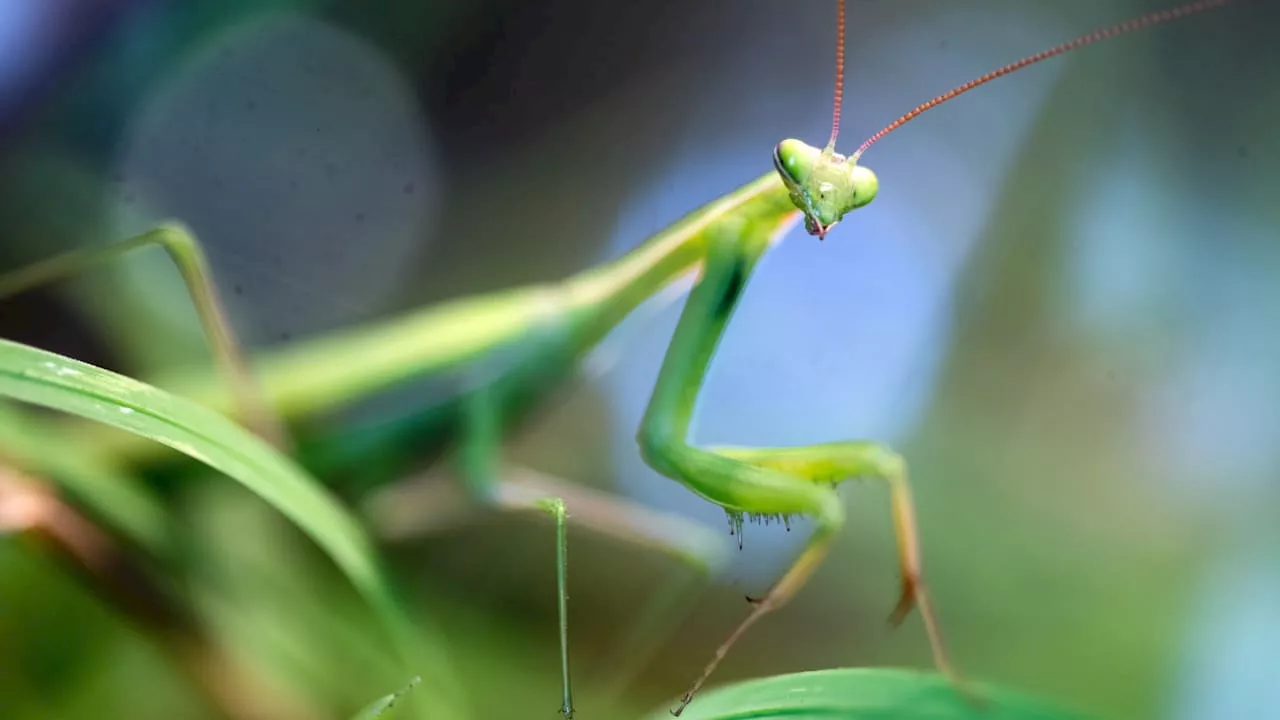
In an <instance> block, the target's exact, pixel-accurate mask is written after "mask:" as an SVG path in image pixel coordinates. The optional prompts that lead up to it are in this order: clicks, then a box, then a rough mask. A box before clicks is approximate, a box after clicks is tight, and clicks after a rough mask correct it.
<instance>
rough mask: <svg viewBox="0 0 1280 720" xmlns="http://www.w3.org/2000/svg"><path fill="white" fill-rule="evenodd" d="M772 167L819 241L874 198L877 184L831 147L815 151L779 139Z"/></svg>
mask: <svg viewBox="0 0 1280 720" xmlns="http://www.w3.org/2000/svg"><path fill="white" fill-rule="evenodd" d="M773 165H774V167H775V168H777V170H778V174H779V175H781V176H782V182H783V184H784V185H786V186H787V190H788V191H789V192H790V193H791V202H793V203H795V206H796V207H797V208H799V209H800V211H801V212H803V213H804V227H805V229H806V230H808V231H809V234H810V235H816V236H817V237H818V239H819V240H821V239H823V238H824V237H826V234H827V231H829V230H830V229H831V228H832V227H834V226H835V224H836V223H838V222H840V219H841V218H843V217H844V216H845V214H846V213H848V212H850V211H851V210H856V209H857V208H860V207H862V206H863V205H866V204H867V203H869V202H871V201H872V200H874V199H875V197H876V191H877V190H879V188H880V181H879V180H877V179H876V174H875V173H873V172H871V170H870V169H868V168H865V167H863V166H861V165H859V164H858V162H857V155H855V156H854V157H853V158H846V157H845V156H843V155H840V154H839V153H836V152H835V151H834V150H832V149H831V148H829V147H828V148H827V149H825V150H819V149H817V148H815V147H813V146H812V145H808V144H806V143H804V142H801V141H800V140H783V141H782V142H780V143H778V146H777V147H776V148H774V150H773Z"/></svg>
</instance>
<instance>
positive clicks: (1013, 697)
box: [650, 668, 1083, 720]
mask: <svg viewBox="0 0 1280 720" xmlns="http://www.w3.org/2000/svg"><path fill="white" fill-rule="evenodd" d="M976 689H977V690H978V691H979V693H981V695H982V696H983V697H984V698H985V700H986V702H985V703H984V705H982V706H978V705H975V704H973V703H971V702H970V701H969V700H967V699H966V698H965V697H964V696H963V695H961V694H960V693H958V692H957V691H956V690H955V689H954V688H953V687H952V686H951V685H950V684H949V683H948V682H947V680H946V679H945V678H943V677H942V676H940V675H937V674H934V673H921V672H914V671H910V670H896V669H863V668H843V669H836V670H817V671H813V672H802V673H795V674H791V675H776V676H774V677H768V678H761V679H758V680H748V681H745V682H740V683H734V684H732V685H725V686H722V687H719V688H715V689H713V690H708V691H706V692H704V693H703V694H701V695H699V696H698V697H696V698H695V699H694V701H693V703H692V704H690V705H689V707H688V708H687V709H686V710H685V711H684V714H683V715H681V716H680V717H681V720H766V719H768V718H787V720H833V719H834V718H840V719H841V720H871V719H875V720H889V719H890V718H892V719H894V720H924V719H925V718H928V720H962V719H968V718H972V719H973V720H1014V719H1015V718H1016V719H1017V720H1067V719H1068V718H1082V717H1083V716H1081V715H1078V714H1072V713H1069V712H1067V711H1064V710H1061V709H1058V708H1055V707H1053V706H1051V705H1050V704H1047V703H1045V702H1044V701H1041V700H1037V699H1035V698H1032V697H1029V696H1027V695H1023V694H1021V693H1017V692H1013V691H1010V690H1005V689H1001V688H994V687H988V686H978V687H977V688H976ZM671 707H675V703H674V702H673V703H672V704H671ZM664 718H665V719H666V720H670V718H671V715H670V712H669V709H668V708H661V709H659V710H657V711H655V712H654V713H653V714H652V715H650V720H660V719H664Z"/></svg>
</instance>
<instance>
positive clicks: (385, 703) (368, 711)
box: [351, 677, 422, 720]
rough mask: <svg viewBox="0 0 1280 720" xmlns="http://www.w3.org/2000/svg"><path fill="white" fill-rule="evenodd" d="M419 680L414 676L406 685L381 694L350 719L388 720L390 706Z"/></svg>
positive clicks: (419, 679)
mask: <svg viewBox="0 0 1280 720" xmlns="http://www.w3.org/2000/svg"><path fill="white" fill-rule="evenodd" d="M421 681H422V678H420V677H415V678H414V679H412V680H410V681H409V684H408V685H405V686H404V687H402V688H400V689H399V690H397V691H395V692H393V693H391V694H390V695H383V696H382V697H380V698H378V699H377V700H374V701H373V702H371V703H369V704H368V705H366V706H365V707H364V709H363V710H361V711H360V712H358V713H356V714H355V716H354V717H352V718H351V720H390V718H391V714H392V708H394V707H395V704H396V703H397V702H399V701H400V698H402V697H404V696H405V695H407V694H409V691H410V690H412V689H413V688H414V687H416V686H417V685H418V683H419V682H421Z"/></svg>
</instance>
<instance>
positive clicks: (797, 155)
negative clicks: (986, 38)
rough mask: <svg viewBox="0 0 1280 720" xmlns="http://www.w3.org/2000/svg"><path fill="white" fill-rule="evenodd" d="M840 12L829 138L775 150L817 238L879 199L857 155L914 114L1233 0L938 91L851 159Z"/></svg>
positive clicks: (1154, 16) (1205, 3) (1081, 42)
mask: <svg viewBox="0 0 1280 720" xmlns="http://www.w3.org/2000/svg"><path fill="white" fill-rule="evenodd" d="M838 2H839V11H838V15H837V21H836V32H837V40H836V91H835V103H834V109H833V112H832V120H831V139H830V140H829V141H827V146H826V147H825V148H823V149H822V150H818V149H817V148H815V147H813V146H812V145H808V144H806V143H805V142H803V141H801V140H794V139H787V140H783V141H782V142H780V143H778V145H777V147H776V148H775V149H774V151H773V164H774V167H776V168H777V170H778V173H779V174H780V175H781V176H782V181H783V182H784V183H786V186H787V190H788V191H790V193H791V200H792V202H794V203H795V205H796V207H797V208H799V209H800V210H801V211H802V212H803V213H804V225H805V229H806V230H808V231H809V234H810V235H816V236H817V237H818V239H819V240H821V239H823V238H825V237H826V235H827V233H828V232H829V231H830V230H831V228H832V227H834V226H835V225H836V223H838V222H840V220H841V219H842V218H843V217H844V216H845V214H847V213H848V212H850V211H852V210H855V209H857V208H860V207H862V206H863V205H866V204H867V203H869V202H871V201H872V200H874V199H875V197H876V192H877V190H879V187H880V184H879V182H878V181H877V180H876V175H875V173H873V172H871V170H870V169H868V168H865V167H863V166H861V165H859V164H858V159H859V158H861V157H862V154H863V153H864V152H866V151H867V149H868V148H870V147H871V146H872V145H874V144H875V143H876V142H877V141H879V140H880V139H881V138H883V137H884V136H885V135H888V134H889V133H891V132H893V131H894V130H897V129H898V128H900V127H902V126H903V125H905V124H907V123H908V122H910V121H911V120H913V119H914V118H915V117H916V116H918V115H920V114H921V113H923V112H925V111H926V110H931V109H933V108H935V107H937V106H939V105H941V104H943V103H945V102H947V101H948V100H952V99H954V98H956V97H958V96H959V95H962V94H964V93H966V92H968V91H970V90H972V89H974V88H976V87H978V86H979V85H985V84H986V83H988V82H991V81H992V80H995V79H996V78H998V77H1001V76H1002V75H1008V74H1009V73H1011V72H1014V71H1015V70H1021V69H1022V68H1025V67H1027V66H1028V65H1034V64H1035V63H1038V62H1040V61H1041V60H1048V59H1049V58H1051V57H1054V56H1057V55H1061V54H1063V53H1065V52H1067V51H1070V50H1075V49H1076V48H1080V47H1084V46H1085V45H1091V44H1093V43H1095V42H1098V41H1099V40H1106V39H1108V38H1113V37H1116V36H1119V35H1124V34H1127V33H1130V32H1133V31H1134V30H1140V29H1142V28H1146V27H1150V26H1152V25H1157V24H1159V23H1163V22H1168V21H1170V20H1177V19H1179V18H1184V17H1187V16H1188V15H1194V14H1196V13H1200V12H1203V11H1205V10H1212V9H1214V8H1219V7H1223V6H1224V5H1228V4H1230V3H1231V2H1233V0H1198V1H1197V2H1189V3H1186V4H1184V5H1179V6H1177V7H1174V8H1169V9H1167V10H1156V11H1154V12H1149V13H1147V14H1145V15H1140V16H1138V17H1136V18H1131V19H1129V20H1125V21H1124V22H1121V23H1117V24H1115V25H1111V26H1108V27H1105V28H1099V29H1097V30H1094V31H1093V32H1090V33H1087V34H1085V35H1081V36H1080V37H1077V38H1075V39H1074V40H1069V41H1067V42H1065V43H1062V44H1061V45H1056V46H1054V47H1051V48H1049V49H1048V50H1044V51H1041V52H1038V53H1036V54H1035V55H1028V56H1027V57H1025V58H1023V59H1021V60H1019V61H1017V62H1013V63H1009V64H1008V65H1005V66H1003V67H1001V68H997V69H996V70H993V71H991V72H989V73H987V74H986V75H983V76H981V77H978V78H975V79H973V80H970V81H969V82H967V83H965V84H963V85H959V86H957V87H955V88H952V89H951V90H948V91H947V92H945V93H943V94H941V95H938V96H937V97H935V98H933V99H932V100H929V101H928V102H926V103H923V104H921V105H918V106H916V107H915V108H913V109H912V110H910V111H909V112H907V113H905V114H903V115H902V116H901V117H899V118H898V119H897V120H894V121H893V122H891V123H889V124H888V125H886V126H885V127H884V128H882V129H881V130H880V131H879V132H877V133H875V134H874V135H872V136H871V137H869V138H867V140H866V141H864V142H863V143H862V144H861V145H859V146H858V149H857V150H855V151H854V153H853V154H852V155H850V156H849V157H845V156H844V155H840V154H839V153H837V152H836V151H835V146H836V136H837V135H838V134H839V132H840V105H841V101H842V99H843V95H844V27H845V21H844V14H845V7H844V5H845V4H844V0H838Z"/></svg>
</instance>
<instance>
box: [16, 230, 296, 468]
mask: <svg viewBox="0 0 1280 720" xmlns="http://www.w3.org/2000/svg"><path fill="white" fill-rule="evenodd" d="M153 246H159V247H161V248H164V251H165V253H166V254H167V255H168V256H169V258H170V259H171V260H173V263H174V265H176V266H177V268H178V272H179V273H180V274H181V275H182V281H183V282H184V283H185V284H186V287H187V292H188V294H190V295H191V300H192V302H193V303H195V308H196V313H197V315H199V317H200V327H201V329H202V331H203V332H204V335H205V339H206V340H207V341H208V342H209V347H210V348H211V350H212V351H213V359H214V362H215V363H216V364H217V366H218V370H219V372H221V373H222V376H223V380H224V382H226V383H227V385H228V387H229V388H230V390H231V394H232V398H233V399H234V400H235V403H236V406H237V409H238V410H239V412H240V414H241V416H242V417H241V421H242V422H243V423H244V424H245V426H246V427H248V428H249V429H250V430H253V431H254V432H256V433H257V434H258V435H260V436H261V437H262V438H263V439H265V440H267V441H268V442H270V443H271V444H273V445H275V446H276V447H279V448H282V449H283V448H287V447H288V445H289V439H288V434H287V433H286V431H285V429H284V425H283V423H281V421H280V419H279V416H278V415H277V413H276V412H275V410H274V409H272V408H271V407H270V406H269V405H268V403H267V402H266V401H265V399H264V397H265V396H264V394H263V393H262V390H261V388H260V387H259V386H258V382H257V380H256V379H255V378H254V376H253V373H252V372H250V370H249V365H248V363H247V362H246V361H245V357H244V352H243V350H242V348H241V347H240V343H239V341H238V340H237V339H236V335H235V332H234V331H233V330H232V328H231V323H230V322H229V321H228V320H227V313H226V310H225V309H224V308H223V304H222V300H221V298H220V297H219V295H218V288H217V286H216V285H215V284H214V282H213V279H212V278H213V274H212V272H210V270H209V262H208V260H207V259H206V258H205V254H204V250H203V249H202V248H201V247H200V242H199V241H198V240H197V239H196V238H195V236H194V235H193V234H192V233H191V232H190V231H189V230H187V229H186V228H185V227H183V226H181V225H177V224H167V225H161V226H160V227H157V228H155V229H154V230H149V231H147V232H145V233H142V234H141V235H135V236H134V237H131V238H128V239H126V240H122V241H120V242H116V243H112V244H110V245H106V246H104V247H100V248H87V249H84V250H73V251H71V252H67V253H63V254H61V255H56V256H54V257H51V258H48V259H47V260H43V261H41V262H38V263H36V264H34V265H28V266H27V267H25V268H21V269H19V270H16V271H13V272H11V273H8V274H6V275H4V276H0V300H4V299H5V298H7V297H10V296H12V295H17V294H18V293H21V292H25V291H27V290H31V289H33V288H36V287H39V286H40V285H44V284H47V283H51V282H55V281H58V280H62V279H65V278H68V277H71V276H73V275H77V274H79V273H81V272H83V271H85V270H88V269H90V268H92V267H95V266H97V265H102V264H105V263H107V262H110V261H112V260H115V259H117V258H119V257H120V256H122V255H125V254H128V253H130V252H132V251H134V250H139V249H143V248H148V247H153Z"/></svg>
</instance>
